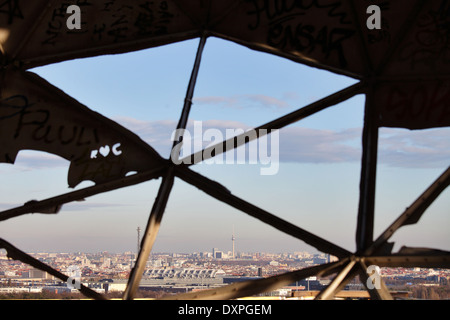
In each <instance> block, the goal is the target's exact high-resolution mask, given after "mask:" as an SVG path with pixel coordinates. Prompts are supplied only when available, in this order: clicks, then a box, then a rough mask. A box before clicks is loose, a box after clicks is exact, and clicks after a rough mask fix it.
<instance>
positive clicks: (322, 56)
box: [214, 0, 365, 74]
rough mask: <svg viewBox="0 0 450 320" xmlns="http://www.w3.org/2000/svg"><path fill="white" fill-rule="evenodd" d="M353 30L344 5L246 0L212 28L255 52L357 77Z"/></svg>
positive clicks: (361, 63) (358, 57) (358, 61)
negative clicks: (267, 53)
mask: <svg viewBox="0 0 450 320" xmlns="http://www.w3.org/2000/svg"><path fill="white" fill-rule="evenodd" d="M364 13H365V11H364ZM357 30H358V26H357V25H356V24H355V21H354V19H353V14H352V10H351V8H350V6H349V2H348V1H320V2H319V1H297V2H294V1H265V0H254V1H244V2H242V3H241V5H240V6H239V7H238V8H236V9H235V10H234V11H233V12H232V13H230V14H228V15H227V17H226V18H225V19H223V20H222V21H221V22H220V23H219V24H217V25H216V26H215V27H214V31H216V32H217V33H219V34H223V35H225V36H226V37H229V38H230V39H232V40H235V41H236V42H241V43H243V44H245V45H248V46H249V47H252V48H254V49H259V50H265V51H268V52H270V53H274V54H279V55H282V56H286V57H288V58H291V59H293V60H300V61H305V62H307V63H309V64H312V65H317V66H319V67H320V66H322V67H326V68H330V69H334V70H339V71H341V72H353V73H359V74H360V73H361V72H362V71H363V70H364V59H362V55H361V53H362V51H361V50H360V49H361V46H360V45H359V43H360V38H359V34H358V32H357Z"/></svg>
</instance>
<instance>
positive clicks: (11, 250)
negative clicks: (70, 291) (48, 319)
mask: <svg viewBox="0 0 450 320" xmlns="http://www.w3.org/2000/svg"><path fill="white" fill-rule="evenodd" d="M0 248H3V249H5V250H6V251H7V255H8V257H9V258H11V259H13V260H19V261H22V262H23V263H26V264H28V265H30V266H32V267H35V268H37V269H39V270H42V271H45V272H47V273H49V274H51V275H52V276H54V277H56V278H58V279H60V280H62V281H65V282H67V280H68V279H69V277H68V276H66V275H65V274H62V273H61V272H59V271H58V270H55V269H53V268H52V267H50V266H48V265H46V264H44V263H42V262H41V261H39V260H37V259H35V258H33V257H32V256H30V255H28V254H27V253H25V252H23V251H21V250H19V249H18V248H16V247H15V246H13V245H12V244H10V243H9V242H7V241H5V240H3V239H1V238H0ZM79 291H80V292H81V293H82V294H84V295H85V296H86V297H88V298H91V299H95V300H107V298H106V297H104V296H103V295H102V294H100V293H98V292H96V291H94V290H92V289H90V288H88V287H86V286H84V285H83V284H80V289H79Z"/></svg>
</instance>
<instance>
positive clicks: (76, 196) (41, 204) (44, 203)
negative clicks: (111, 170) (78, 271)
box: [0, 166, 167, 221]
mask: <svg viewBox="0 0 450 320" xmlns="http://www.w3.org/2000/svg"><path fill="white" fill-rule="evenodd" d="M166 168H167V166H160V167H157V168H154V169H151V170H148V171H145V172H142V173H137V174H134V175H131V176H127V177H124V178H120V179H116V180H113V181H110V182H106V183H102V184H99V185H94V186H91V187H87V188H84V189H80V190H77V191H72V192H69V193H66V194H62V195H59V196H56V197H52V198H48V199H45V200H40V201H36V202H33V203H29V204H25V205H23V206H20V207H16V208H13V209H8V210H5V211H2V212H0V221H3V220H7V219H10V218H14V217H18V216H20V215H24V214H28V213H38V212H39V211H42V210H45V209H47V208H51V207H55V206H58V205H62V204H66V203H69V202H73V201H79V200H83V199H85V198H87V197H90V196H93V195H96V194H99V193H103V192H107V191H112V190H115V189H119V188H124V187H128V186H132V185H135V184H139V183H142V182H145V181H148V180H152V179H155V178H157V177H159V176H161V175H162V174H163V172H164V170H165V169H166Z"/></svg>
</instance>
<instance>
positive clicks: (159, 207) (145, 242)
mask: <svg viewBox="0 0 450 320" xmlns="http://www.w3.org/2000/svg"><path fill="white" fill-rule="evenodd" d="M206 38H207V37H206V35H203V36H202V37H201V38H200V42H199V46H198V50H197V54H196V58H195V62H194V67H193V69H192V73H191V78H190V80H189V84H188V88H187V92H186V97H185V100H184V105H183V109H182V111H181V116H180V119H179V122H178V125H177V132H178V130H182V131H183V130H184V129H186V125H187V121H188V118H189V112H190V110H191V106H192V97H193V95H194V88H195V84H196V81H197V77H198V72H199V69H200V63H201V57H202V53H203V49H204V47H205V43H206ZM182 139H183V135H182V133H181V134H180V136H179V140H178V141H174V143H173V149H175V147H176V146H177V145H178V144H180V143H181V142H182ZM172 156H173V155H172ZM176 156H177V157H178V155H176ZM173 183H174V168H173V166H170V167H169V168H168V170H167V173H166V175H165V177H164V178H163V181H162V183H161V186H160V188H159V191H158V195H157V197H156V200H155V202H154V204H153V208H152V211H151V213H150V217H149V220H148V223H147V227H146V230H145V233H144V236H143V238H142V243H141V246H140V251H139V255H138V257H137V259H136V264H135V266H134V268H133V270H132V271H131V274H130V277H129V279H128V285H127V288H126V290H125V292H124V294H123V299H124V300H131V299H133V298H134V296H135V294H136V292H137V290H138V288H139V283H140V281H141V278H142V274H143V273H144V269H145V265H146V263H147V260H148V257H149V255H150V252H151V250H152V248H153V244H154V243H155V240H156V236H157V234H158V232H159V227H160V225H161V221H162V218H163V215H164V211H165V209H166V206H167V201H168V200H169V195H170V192H171V191H172V187H173Z"/></svg>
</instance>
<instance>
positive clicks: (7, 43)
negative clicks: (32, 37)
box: [0, 0, 47, 57]
mask: <svg viewBox="0 0 450 320" xmlns="http://www.w3.org/2000/svg"><path fill="white" fill-rule="evenodd" d="M46 3H47V0H33V1H28V2H27V3H26V5H24V2H23V0H8V1H0V55H1V54H6V53H7V54H8V55H9V57H13V56H14V55H15V53H16V51H17V50H18V49H19V47H20V46H21V45H25V44H26V35H27V32H28V30H31V29H33V26H34V25H35V24H36V23H37V22H38V21H39V17H40V14H41V13H42V8H45V6H46Z"/></svg>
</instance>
